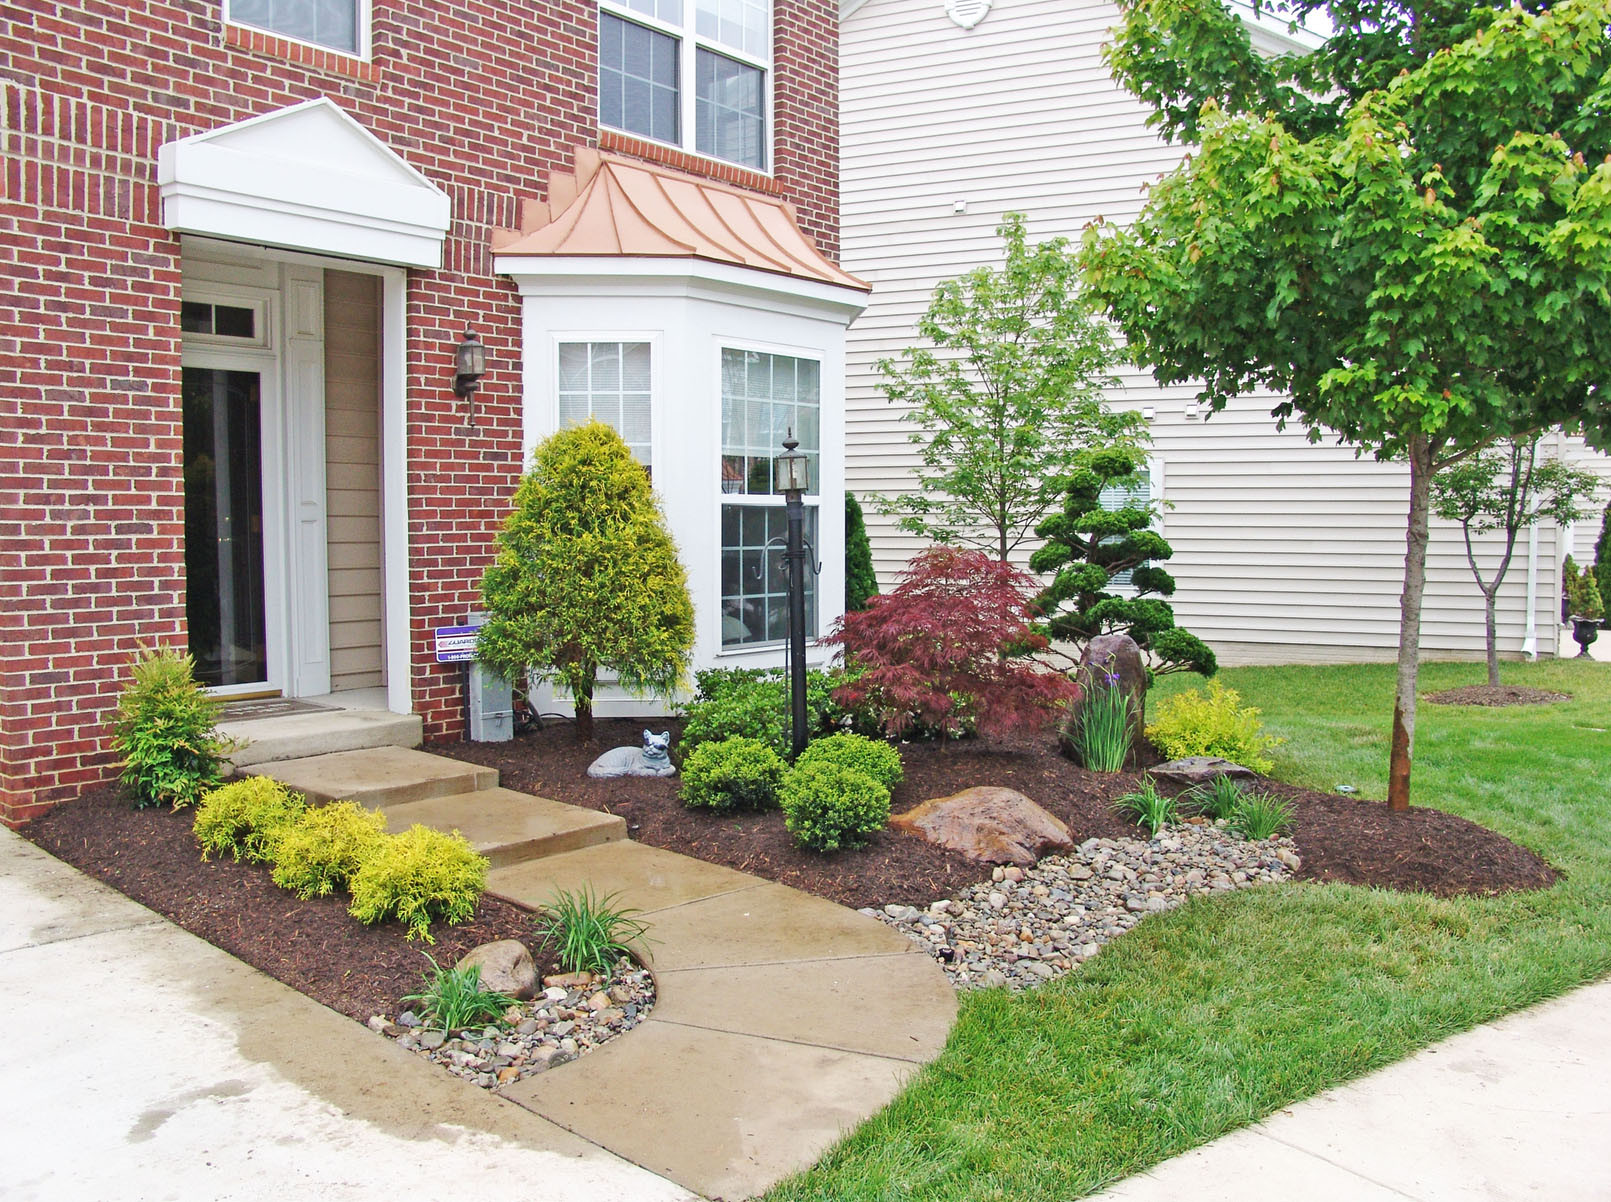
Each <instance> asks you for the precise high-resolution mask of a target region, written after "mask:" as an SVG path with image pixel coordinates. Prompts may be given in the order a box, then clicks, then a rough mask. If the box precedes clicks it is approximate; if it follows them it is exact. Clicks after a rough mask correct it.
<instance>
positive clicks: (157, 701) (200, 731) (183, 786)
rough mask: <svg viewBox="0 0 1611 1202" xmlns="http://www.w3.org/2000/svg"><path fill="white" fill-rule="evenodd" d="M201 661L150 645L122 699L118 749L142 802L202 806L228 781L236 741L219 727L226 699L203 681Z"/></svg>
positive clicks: (126, 778) (115, 739) (116, 724)
mask: <svg viewBox="0 0 1611 1202" xmlns="http://www.w3.org/2000/svg"><path fill="white" fill-rule="evenodd" d="M194 669H195V664H194V663H193V662H192V661H191V658H190V657H189V656H188V655H181V654H180V653H179V652H178V651H177V650H175V649H174V648H172V647H158V648H156V649H155V650H142V651H141V652H140V653H139V654H138V655H136V656H135V657H134V665H133V668H132V672H131V674H132V676H133V680H132V681H131V682H130V684H129V686H128V688H126V689H125V690H124V691H123V695H122V696H121V697H120V698H118V703H117V717H116V719H114V721H113V724H112V746H113V748H114V749H115V750H116V751H117V753H118V756H119V757H120V759H121V760H122V766H123V783H124V785H126V786H127V787H128V790H129V793H130V795H131V796H132V797H133V799H134V804H135V805H137V806H140V807H142V808H144V807H145V806H155V805H170V806H172V807H173V808H174V809H176V810H177V809H182V808H183V807H185V806H188V805H194V804H195V803H196V802H197V801H199V800H200V799H201V796H202V794H203V793H205V792H207V790H209V789H215V788H217V787H218V785H219V783H220V782H221V781H222V780H223V779H224V764H225V756H226V755H227V754H228V753H229V751H230V748H231V744H230V743H229V741H228V740H227V739H224V738H221V737H220V736H219V734H218V732H217V731H216V730H215V729H214V725H215V723H216V722H217V721H218V702H217V701H215V700H214V699H213V698H211V697H209V696H208V695H207V694H206V693H204V692H203V691H202V688H201V686H200V685H199V684H197V683H196V676H195V670H194Z"/></svg>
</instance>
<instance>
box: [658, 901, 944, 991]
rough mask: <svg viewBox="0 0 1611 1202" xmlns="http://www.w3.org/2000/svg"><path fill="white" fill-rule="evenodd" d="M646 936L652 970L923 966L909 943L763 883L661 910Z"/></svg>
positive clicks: (874, 924)
mask: <svg viewBox="0 0 1611 1202" xmlns="http://www.w3.org/2000/svg"><path fill="white" fill-rule="evenodd" d="M649 937H650V938H651V939H653V940H654V941H655V942H654V943H653V944H652V946H651V951H652V952H653V953H654V968H655V971H656V972H660V971H664V970H667V969H677V968H720V967H726V966H731V965H740V964H778V963H785V962H788V961H794V960H835V959H843V958H845V957H847V956H892V955H893V956H900V955H907V956H912V957H914V958H921V959H923V960H924V961H928V957H927V956H925V955H924V954H923V953H922V952H920V951H918V950H917V948H916V947H915V946H914V945H913V943H912V941H911V940H910V939H908V938H907V937H906V936H905V935H902V934H900V933H898V932H896V931H893V930H891V929H890V928H889V927H887V926H885V925H884V924H883V923H881V922H879V921H877V920H876V919H872V918H868V917H867V916H866V915H865V914H858V913H856V912H855V911H854V910H847V909H845V907H843V906H839V905H835V904H834V903H833V902H830V901H824V900H823V899H822V898H820V897H813V896H811V895H810V894H809V893H801V892H800V891H799V890H797V889H790V888H788V887H787V886H784V885H776V884H773V883H772V882H770V881H765V882H762V883H761V884H760V885H758V886H756V887H755V888H754V889H744V890H741V891H739V892H736V893H725V894H722V895H721V896H719V897H711V898H706V899H705V900H703V901H695V902H689V903H688V904H687V905H685V906H675V907H673V908H671V909H669V910H662V911H661V912H659V913H657V914H655V915H654V917H653V921H652V923H651V925H650V928H649ZM930 966H931V967H933V965H932V962H930ZM934 971H935V972H938V971H939V969H938V968H934Z"/></svg>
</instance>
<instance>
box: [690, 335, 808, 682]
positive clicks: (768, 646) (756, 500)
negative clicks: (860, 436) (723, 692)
mask: <svg viewBox="0 0 1611 1202" xmlns="http://www.w3.org/2000/svg"><path fill="white" fill-rule="evenodd" d="M725 351H754V352H755V353H756V354H760V355H774V356H777V357H779V358H786V359H808V360H810V361H811V362H812V363H815V364H816V365H817V409H818V416H817V430H818V438H817V442H818V446H817V450H816V456H817V472H816V479H814V480H812V481H811V486H812V488H813V489H814V491H812V492H808V493H803V494H802V495H801V498H800V502H801V504H802V506H803V507H804V508H805V510H806V514H807V517H806V525H807V527H809V526H811V525H812V515H813V514H814V516H815V525H816V541H817V542H818V543H820V542H821V541H822V523H823V517H822V467H821V465H822V459H823V454H822V446H821V442H822V438H821V430H822V414H821V410H822V373H823V354H822V350H821V348H814V347H807V346H784V345H781V344H778V343H768V342H756V341H754V340H752V339H748V338H723V337H720V336H718V337H717V338H716V339H715V360H716V361H715V364H714V368H715V375H714V377H713V378H714V379H715V381H716V387H717V396H716V456H715V463H714V465H713V466H714V472H713V481H712V486H713V489H714V491H715V493H716V506H715V511H714V513H713V514H712V517H711V520H712V521H714V522H715V524H716V603H717V604H718V605H720V604H721V603H722V601H723V599H724V594H723V591H722V581H721V571H722V556H723V554H724V553H725V552H726V544H725V543H724V542H723V541H722V534H721V530H722V510H723V508H725V507H726V506H729V505H735V506H738V507H740V508H744V507H751V506H753V507H755V508H757V509H778V510H781V509H783V508H784V507H785V506H786V505H787V501H786V500H785V498H784V497H783V495H782V494H781V493H777V492H766V493H731V492H724V491H722V456H723V455H724V454H725V453H726V450H727V443H726V441H725V440H724V439H723V437H722V429H721V420H722V418H721V392H720V389H721V380H722V354H723V352H725ZM777 453H778V454H779V455H781V454H783V447H782V445H781V444H779V446H778V449H777ZM774 458H775V456H774ZM806 554H807V555H808V556H811V557H812V558H814V559H816V560H818V561H820V560H821V558H822V548H821V547H820V546H810V547H808V548H807V549H806ZM816 590H817V593H816V597H817V604H816V617H817V629H816V632H815V633H814V634H811V635H809V636H807V638H806V646H807V647H815V646H817V645H819V644H820V643H821V641H822V636H823V621H822V612H823V611H822V582H821V580H820V578H818V579H817V580H816ZM787 641H788V640H787V639H757V640H756V641H754V642H749V643H727V642H724V641H723V640H722V638H721V634H720V631H719V630H718V632H717V639H716V645H717V651H716V654H717V656H718V657H720V656H729V655H746V654H749V653H751V652H755V651H771V650H775V649H777V648H778V647H781V646H783V645H784V644H785V643H786V642H787Z"/></svg>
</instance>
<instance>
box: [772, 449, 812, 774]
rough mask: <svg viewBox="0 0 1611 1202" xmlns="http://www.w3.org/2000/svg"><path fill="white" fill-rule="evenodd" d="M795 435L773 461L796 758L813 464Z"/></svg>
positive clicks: (801, 731)
mask: <svg viewBox="0 0 1611 1202" xmlns="http://www.w3.org/2000/svg"><path fill="white" fill-rule="evenodd" d="M799 445H800V443H799V441H798V440H797V439H796V438H795V437H794V431H793V430H792V429H791V430H790V431H789V436H788V437H787V438H785V439H784V440H783V450H784V454H782V455H779V456H778V457H777V459H776V460H774V461H773V469H774V482H775V487H776V489H777V491H778V492H780V493H782V494H783V499H784V513H785V514H786V515H787V517H788V523H789V534H788V544H787V549H786V550H785V551H784V552H783V562H784V565H785V566H786V567H787V569H788V573H789V702H790V714H791V717H792V723H791V725H792V728H793V729H792V735H793V747H794V754H795V755H799V754H800V753H801V752H802V751H804V750H805V746H806V736H807V731H806V664H805V574H806V553H805V505H804V504H803V502H802V500H801V498H802V497H803V496H804V495H805V493H806V492H807V491H808V489H809V487H810V479H809V477H810V460H808V459H807V458H806V457H805V456H804V455H802V454H800V453H799V451H798V450H796V448H797V447H798V446H799Z"/></svg>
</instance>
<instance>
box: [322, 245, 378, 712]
mask: <svg viewBox="0 0 1611 1202" xmlns="http://www.w3.org/2000/svg"><path fill="white" fill-rule="evenodd" d="M324 297H325V479H326V487H327V490H328V505H329V555H330V688H331V690H332V691H333V692H339V691H341V690H343V689H365V688H373V687H376V686H379V685H382V684H384V683H385V682H386V677H385V668H384V665H385V655H384V648H383V640H382V624H381V617H382V612H383V611H382V600H381V563H380V281H379V277H377V276H371V275H358V274H355V273H352V272H345V271H327V272H325V282H324Z"/></svg>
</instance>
